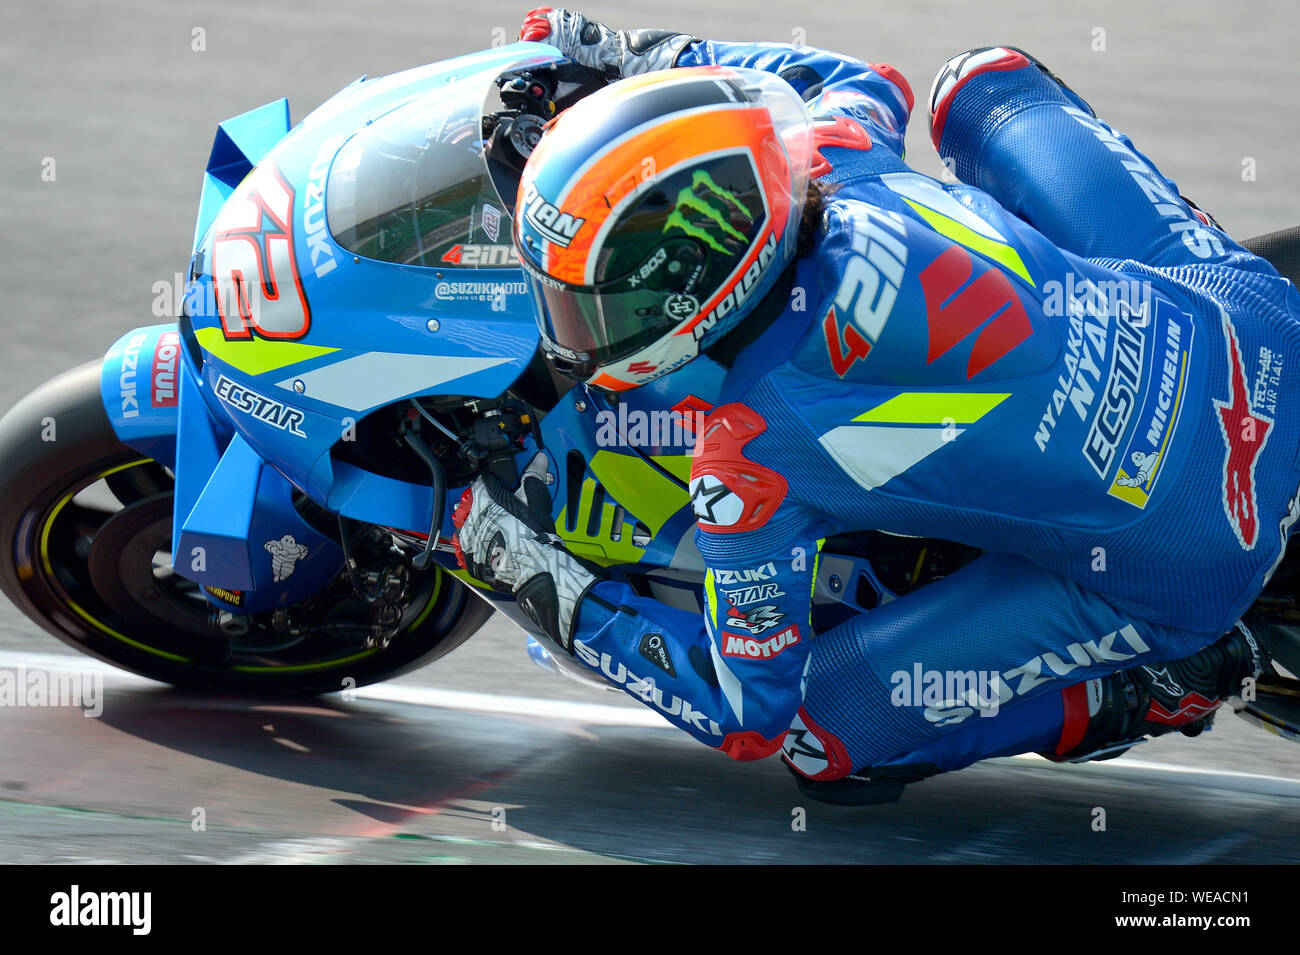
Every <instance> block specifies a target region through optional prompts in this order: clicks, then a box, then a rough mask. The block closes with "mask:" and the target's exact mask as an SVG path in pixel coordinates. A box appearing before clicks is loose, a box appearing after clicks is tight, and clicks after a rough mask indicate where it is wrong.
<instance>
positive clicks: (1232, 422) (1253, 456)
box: [1214, 313, 1273, 550]
mask: <svg viewBox="0 0 1300 955" xmlns="http://www.w3.org/2000/svg"><path fill="white" fill-rule="evenodd" d="M1222 321H1223V334H1224V337H1225V338H1226V339H1227V340H1228V378H1229V390H1228V400H1227V401H1219V400H1218V399H1217V398H1216V399H1214V408H1215V410H1216V411H1217V412H1218V413H1219V428H1220V430H1221V431H1222V432H1223V443H1224V445H1226V447H1227V453H1226V454H1225V455H1224V458H1223V512H1224V513H1225V514H1226V515H1227V517H1228V524H1229V525H1231V527H1232V531H1233V533H1234V534H1236V535H1237V541H1238V543H1240V544H1241V546H1242V549H1243V550H1254V549H1255V544H1256V543H1257V542H1258V541H1259V513H1258V511H1257V503H1256V499H1255V463H1256V462H1257V461H1258V460H1259V456H1260V453H1261V452H1263V450H1264V443H1265V442H1266V441H1267V440H1268V435H1269V432H1270V431H1272V430H1273V419H1271V418H1265V417H1263V416H1261V415H1257V414H1255V413H1254V411H1253V410H1252V408H1251V406H1250V396H1249V394H1247V392H1246V366H1245V363H1244V362H1243V361H1242V359H1241V345H1240V344H1239V343H1238V342H1237V330H1236V329H1235V328H1233V327H1232V323H1231V322H1229V321H1228V316H1227V313H1223V315H1222Z"/></svg>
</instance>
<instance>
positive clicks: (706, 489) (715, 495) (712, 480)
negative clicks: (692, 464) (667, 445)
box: [690, 474, 745, 527]
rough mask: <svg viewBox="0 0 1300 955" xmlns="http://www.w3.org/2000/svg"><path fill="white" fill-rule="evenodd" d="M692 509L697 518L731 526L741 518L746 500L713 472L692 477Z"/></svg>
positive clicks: (720, 525) (722, 525)
mask: <svg viewBox="0 0 1300 955" xmlns="http://www.w3.org/2000/svg"><path fill="white" fill-rule="evenodd" d="M690 487H691V510H693V511H694V512H695V517H696V519H697V520H701V521H704V522H705V523H708V524H715V525H717V526H718V527H729V526H731V525H732V524H734V523H736V521H738V520H740V515H741V514H743V513H744V511H745V502H744V501H742V500H741V499H740V498H739V497H737V496H736V495H735V494H733V493H732V492H731V489H730V488H729V487H727V485H725V484H723V483H722V482H721V481H720V480H718V479H717V478H716V477H714V476H713V475H712V474H703V475H701V476H699V477H695V478H691V485H690Z"/></svg>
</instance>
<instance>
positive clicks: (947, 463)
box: [455, 8, 1300, 802]
mask: <svg viewBox="0 0 1300 955" xmlns="http://www.w3.org/2000/svg"><path fill="white" fill-rule="evenodd" d="M522 36H523V38H525V39H537V40H545V41H547V42H550V43H552V44H553V45H555V46H557V47H558V48H559V49H560V50H561V52H563V53H564V54H565V55H567V56H570V57H573V58H574V59H576V60H578V61H579V62H581V63H583V64H585V65H588V66H591V67H593V68H597V69H602V70H604V71H605V72H606V73H607V75H609V76H610V77H611V78H617V77H632V78H633V79H629V80H627V81H625V82H622V83H616V84H614V85H612V86H610V87H607V88H606V89H604V90H601V91H599V92H597V93H594V94H592V95H591V96H590V97H588V98H586V99H584V100H582V101H581V102H579V103H578V104H577V105H575V106H573V107H571V108H570V109H569V110H567V111H566V112H565V113H563V114H562V115H561V116H560V117H559V118H558V119H557V120H556V121H555V122H554V124H553V126H552V127H551V128H550V129H549V130H548V132H547V133H546V134H545V136H543V138H542V140H541V143H540V144H539V146H538V147H537V149H536V151H535V152H534V153H533V155H532V157H531V158H530V159H529V161H528V165H527V167H526V169H525V171H524V177H523V180H522V182H521V184H520V192H519V205H518V210H517V214H516V216H515V241H516V247H517V250H518V252H519V254H520V257H521V259H522V261H523V263H524V265H525V273H526V275H527V276H528V277H529V281H530V284H531V287H532V290H533V294H534V299H535V304H536V307H537V311H538V320H539V323H540V325H541V328H542V332H543V347H544V349H545V350H546V352H547V354H548V356H549V357H550V358H551V359H552V361H553V362H554V363H555V364H556V365H557V366H558V367H559V368H560V369H561V370H563V371H564V372H566V373H567V374H569V375H571V376H572V377H575V378H578V379H580V380H584V381H586V382H587V383H588V385H589V386H591V387H597V388H602V389H605V390H607V391H610V392H614V393H617V392H619V391H623V390H626V389H629V388H635V387H638V386H640V385H642V384H645V383H647V382H649V381H652V380H655V379H657V378H659V377H661V376H662V375H665V374H668V373H671V372H672V371H674V370H676V369H678V368H680V367H681V366H682V365H683V364H685V363H686V362H689V361H690V360H692V359H693V358H694V357H695V356H696V355H697V354H699V353H700V352H701V351H702V352H704V353H707V354H709V355H710V356H711V357H713V358H714V359H715V360H720V361H722V362H723V363H724V364H727V365H729V366H730V370H729V372H728V376H727V379H726V382H725V384H724V387H723V393H722V394H721V395H720V396H711V397H710V399H709V400H711V401H713V403H714V405H715V407H713V409H712V411H711V412H710V414H709V416H708V418H707V419H706V421H705V424H704V430H703V433H702V434H701V435H699V437H698V443H697V445H696V456H695V460H694V462H693V466H692V471H691V482H690V489H691V500H692V503H693V506H694V510H695V513H696V516H697V520H698V531H697V538H696V539H697V544H698V546H699V550H700V553H701V554H702V556H703V558H704V560H705V563H706V566H707V569H708V570H707V576H706V580H705V591H706V602H707V609H706V613H705V615H704V619H703V620H701V619H699V618H698V617H696V616H694V615H691V614H688V613H685V612H683V611H680V610H677V609H674V608H671V607H668V606H665V605H663V604H660V603H657V602H655V601H653V600H650V599H648V598H645V597H641V596H639V595H638V594H637V593H636V592H635V591H634V590H633V589H632V588H631V587H629V586H627V585H625V584H621V583H616V582H612V581H609V580H603V579H601V577H600V575H599V572H598V571H596V570H594V569H592V568H589V567H588V566H586V565H585V564H584V563H583V562H581V561H579V560H578V559H577V558H574V557H572V556H570V555H568V554H567V553H566V552H564V551H563V549H562V548H561V546H560V545H559V542H558V538H556V537H555V536H554V535H553V534H552V533H550V530H549V527H550V525H549V516H548V515H549V495H548V494H547V492H546V491H545V482H546V480H547V475H546V469H547V462H546V458H545V455H544V454H541V455H539V456H538V457H537V458H535V459H534V461H533V463H532V464H531V465H530V466H529V468H528V469H527V470H526V472H525V475H524V480H523V482H522V484H521V486H520V488H519V490H518V491H517V492H516V493H515V494H513V495H511V494H509V493H507V492H506V491H505V490H504V489H503V488H501V487H500V485H499V484H496V483H495V482H493V481H491V480H490V479H489V480H483V479H480V480H478V481H476V482H475V484H474V485H473V486H472V487H471V488H470V490H468V491H467V492H466V493H465V495H464V497H463V498H462V501H461V502H460V505H459V506H458V508H457V510H456V514H455V520H456V523H457V526H458V528H459V533H458V535H457V541H458V547H459V548H460V549H461V552H462V555H463V560H464V563H465V565H466V567H467V569H468V570H469V572H470V573H471V574H472V575H473V576H475V577H476V578H478V579H480V580H483V581H485V582H488V583H490V584H492V585H493V586H496V587H498V588H503V589H509V590H513V591H514V592H515V593H516V595H517V597H518V599H519V601H520V603H521V605H522V606H523V607H524V608H525V610H526V611H527V612H528V613H529V614H530V616H532V617H533V619H535V620H536V621H537V622H538V623H539V625H540V626H542V628H543V629H544V630H545V631H546V632H547V634H548V635H549V636H550V637H551V638H552V639H554V640H555V641H556V642H557V643H558V644H559V645H560V646H561V647H562V648H563V649H564V650H566V651H567V652H569V653H571V654H574V655H575V656H576V657H577V659H579V660H581V661H582V662H584V663H585V664H586V665H587V666H589V667H591V668H593V669H595V670H599V671H601V672H603V673H604V675H605V676H606V678H607V679H610V680H612V681H613V682H615V683H617V684H621V685H622V686H623V688H624V689H626V690H628V692H630V693H632V694H633V695H635V696H637V697H639V698H640V699H642V700H644V701H645V702H646V703H647V704H649V705H652V706H654V707H655V708H657V709H658V710H659V711H660V712H662V713H664V714H665V715H666V716H667V717H668V718H669V720H670V721H671V722H673V723H675V724H676V725H678V726H680V727H681V728H683V729H685V730H686V731H687V732H689V733H691V734H692V735H693V736H695V737H696V738H697V739H700V740H701V741H703V742H704V743H706V744H708V745H710V746H713V747H715V748H718V749H721V750H722V751H724V752H726V753H727V754H728V755H729V756H731V757H733V758H735V759H742V760H749V759H758V758H762V757H766V756H769V755H771V754H774V753H775V752H777V751H778V750H781V749H784V755H785V758H786V760H787V762H788V763H789V765H790V766H791V767H792V768H793V769H794V770H795V771H796V776H797V778H799V779H800V780H801V786H802V787H804V788H805V790H806V791H808V792H809V793H811V794H812V795H815V796H817V797H819V798H824V799H828V800H831V801H842V802H868V801H877V800H879V799H881V798H896V796H897V794H898V792H899V790H900V788H901V785H902V784H903V783H905V782H908V781H913V780H916V779H921V778H925V777H926V776H929V775H932V774H934V773H936V772H939V771H945V770H951V769H957V768H960V767H962V766H966V765H968V764H970V763H972V762H974V761H976V760H979V759H984V758H987V757H990V756H998V755H1010V754H1014V753H1023V752H1041V753H1043V754H1044V755H1048V756H1049V757H1051V758H1054V759H1079V758H1088V757H1097V756H1104V755H1108V754H1110V753H1113V752H1116V751H1119V750H1122V749H1124V748H1127V747H1128V746H1130V745H1132V743H1133V742H1135V741H1138V740H1140V739H1142V738H1143V737H1145V736H1154V735H1159V734H1161V733H1165V732H1169V731H1171V730H1173V729H1175V728H1180V729H1183V730H1184V731H1185V732H1187V733H1188V735H1195V733H1196V732H1198V731H1199V730H1200V729H1201V728H1203V727H1204V726H1205V725H1206V723H1207V722H1208V719H1209V718H1210V715H1211V714H1212V713H1213V711H1214V709H1215V708H1216V707H1217V706H1218V705H1219V704H1220V703H1221V702H1222V701H1223V700H1224V699H1225V698H1226V697H1227V696H1229V695H1232V694H1239V693H1241V692H1242V687H1243V684H1245V683H1246V682H1247V681H1249V680H1251V679H1252V678H1254V677H1255V676H1257V675H1259V674H1260V673H1261V672H1262V671H1263V670H1264V668H1265V667H1266V666H1268V657H1269V650H1270V646H1269V642H1270V640H1269V637H1268V636H1267V633H1266V632H1265V631H1263V630H1262V629H1260V628H1252V627H1251V626H1248V625H1247V624H1246V623H1244V622H1242V621H1241V619H1240V618H1241V617H1242V615H1243V614H1244V613H1245V612H1246V611H1247V609H1248V608H1249V607H1250V605H1251V603H1252V602H1253V601H1254V599H1255V598H1256V596H1257V595H1258V594H1259V593H1260V591H1261V590H1262V588H1263V586H1264V584H1265V583H1266V582H1267V580H1268V578H1269V576H1270V575H1271V573H1272V571H1273V570H1274V569H1275V568H1276V566H1277V563H1278V561H1279V560H1280V558H1281V555H1282V553H1283V550H1284V547H1285V542H1286V538H1287V535H1288V533H1289V531H1290V527H1291V525H1292V523H1293V522H1294V520H1295V518H1296V516H1297V514H1298V513H1300V504H1298V503H1297V502H1298V501H1300V496H1298V495H1297V485H1298V484H1300V464H1297V451H1298V450H1300V447H1298V446H1300V420H1297V414H1296V412H1295V411H1293V410H1292V409H1291V408H1290V407H1289V405H1288V404H1287V403H1286V402H1285V400H1283V399H1284V396H1285V395H1286V394H1287V393H1289V392H1290V391H1291V390H1292V389H1293V388H1294V382H1293V379H1294V376H1295V370H1294V368H1293V365H1294V364H1295V363H1296V361H1297V359H1298V356H1300V323H1297V322H1296V316H1298V315H1300V298H1297V297H1296V292H1295V289H1294V288H1293V287H1292V286H1291V285H1290V284H1289V283H1288V282H1286V281H1285V280H1284V279H1282V278H1280V277H1279V276H1278V275H1277V273H1276V271H1275V270H1274V269H1273V268H1272V267H1271V266H1270V265H1268V264H1267V263H1266V262H1264V261H1263V260H1262V259H1259V258H1257V257H1255V256H1252V255H1250V254H1249V253H1247V252H1246V251H1245V250H1243V249H1242V248H1241V247H1240V246H1239V245H1237V244H1236V243H1235V242H1233V241H1232V240H1231V239H1230V238H1229V237H1228V236H1227V235H1226V234H1224V233H1223V232H1222V231H1221V230H1219V229H1218V228H1217V227H1216V226H1215V225H1214V224H1213V222H1212V220H1210V219H1209V218H1208V217H1207V216H1205V215H1204V214H1203V213H1200V212H1199V210H1197V209H1196V208H1195V207H1194V206H1191V205H1190V204H1188V203H1187V202H1185V201H1184V200H1182V199H1180V197H1179V195H1178V191H1177V188H1176V187H1175V185H1174V184H1173V183H1172V182H1171V181H1169V180H1167V179H1165V178H1164V177H1163V176H1162V175H1161V174H1160V173H1159V172H1158V171H1157V169H1156V168H1155V166H1154V165H1153V164H1152V163H1151V161H1150V160H1149V159H1147V158H1146V157H1145V156H1144V155H1142V154H1141V153H1140V152H1138V151H1137V150H1136V148H1135V147H1134V146H1133V144H1132V142H1131V141H1130V140H1129V139H1128V138H1127V137H1125V136H1124V135H1123V134H1121V133H1119V132H1117V131H1116V130H1114V129H1113V128H1112V127H1110V126H1108V125H1107V124H1106V123H1104V122H1103V121H1101V120H1099V119H1097V118H1096V116H1095V115H1094V114H1093V111H1092V110H1091V108H1090V107H1089V106H1088V104H1087V103H1086V102H1085V101H1084V100H1083V99H1082V98H1080V97H1079V96H1078V95H1077V94H1075V93H1074V92H1073V91H1072V90H1070V89H1069V88H1068V87H1066V86H1065V85H1064V84H1063V83H1061V82H1060V81H1059V80H1058V79H1057V78H1056V77H1055V76H1054V75H1053V74H1051V73H1050V72H1049V71H1048V70H1047V69H1046V68H1045V67H1044V66H1043V65H1042V64H1040V63H1038V62H1037V61H1036V60H1034V59H1033V58H1032V57H1030V56H1028V55H1027V54H1025V53H1023V52H1022V51H1019V50H1016V49H1013V48H1009V47H993V48H984V49H979V50H972V51H969V52H967V53H963V54H961V55H959V56H956V57H954V58H953V59H951V60H949V61H948V63H946V64H945V65H944V67H943V69H942V70H941V71H940V72H939V74H938V76H937V77H936V79H935V82H934V85H933V87H932V89H931V93H930V100H929V108H930V115H931V131H932V139H933V142H934V145H935V147H936V149H938V150H939V153H940V155H941V156H942V157H945V162H946V163H949V164H950V168H952V170H953V171H954V172H955V174H956V176H957V177H958V178H959V179H960V180H961V183H965V184H961V183H958V184H941V183H939V182H938V181H936V180H934V179H931V178H929V177H926V176H922V175H920V174H918V173H916V172H914V171H913V170H911V169H910V168H909V167H908V166H907V165H905V163H904V162H903V158H902V157H903V136H904V131H905V128H906V123H907V120H908V117H909V114H910V111H911V108H912V103H913V98H912V93H911V91H910V89H909V87H908V85H907V83H906V81H905V80H904V79H903V77H902V76H901V75H900V74H899V73H898V72H897V71H896V70H894V69H893V68H891V67H889V66H887V65H884V64H879V65H871V64H867V63H864V62H861V61H858V60H855V59H851V58H849V57H845V56H840V55H837V54H832V53H828V52H824V51H820V50H815V49H810V48H798V47H790V46H785V45H780V44H734V43H720V42H716V41H708V40H699V39H696V38H694V37H691V36H688V35H685V34H678V33H669V32H665V31H627V32H621V33H619V32H615V31H612V30H610V29H608V28H606V27H604V26H602V25H601V24H598V23H594V22H592V21H589V20H587V19H586V18H585V17H583V16H582V15H581V14H576V13H571V12H567V11H562V10H550V9H548V8H541V9H539V10H535V11H533V12H531V13H530V14H529V15H528V17H527V19H526V21H525V24H524V29H523V32H522ZM692 67H694V68H695V69H691V68H692ZM1139 465H1140V467H1139ZM866 528H870V529H877V530H881V531H885V532H888V533H893V534H900V535H906V536H917V537H936V538H944V539H948V540H954V541H959V542H962V543H965V544H969V545H972V546H975V547H978V548H980V549H982V550H984V551H985V552H986V553H985V554H984V555H983V556H981V557H979V558H977V559H976V560H975V561H973V562H972V563H971V564H969V565H968V566H966V567H964V568H962V569H961V570H959V571H957V572H956V573H953V574H951V575H949V576H948V577H946V578H944V579H942V580H939V581H938V582H936V583H934V584H931V585H928V586H926V587H923V588H921V589H920V590H918V591H915V592H913V593H911V594H908V595H906V596H903V597H901V598H899V599H897V600H894V601H892V602H890V603H887V604H884V605H882V606H880V607H878V608H876V609H874V610H872V611H870V612H869V613H867V614H864V615H860V616H858V617H855V618H853V619H850V620H848V621H847V622H845V623H842V624H840V625H838V626H836V627H834V628H832V629H829V630H827V631H825V632H822V633H817V634H816V635H815V636H814V634H813V633H812V631H811V625H810V608H811V602H812V590H813V585H814V581H815V579H816V576H817V563H818V552H819V549H820V547H821V545H822V544H823V543H824V541H825V538H826V537H828V536H829V535H831V534H834V533H838V532H844V531H851V530H857V529H866ZM1225 634H1226V635H1225ZM814 650H815V652H813V651H814ZM930 674H939V676H940V680H939V684H940V688H939V689H938V690H936V691H935V692H933V693H931V692H929V689H930V688H933V686H934V681H933V680H932V679H931V678H930V676H929V675H930ZM953 674H957V675H958V678H959V681H958V682H957V683H954V682H953V680H952V675H953ZM914 675H915V679H914V678H913V677H914ZM962 675H968V676H975V675H979V676H980V677H981V680H980V681H979V688H978V689H975V688H973V684H971V683H970V682H969V681H968V682H966V683H964V684H963V683H961V682H960V678H961V677H962ZM984 676H987V679H983V677H984ZM945 680H947V682H946V683H945V682H944V681H945ZM923 685H924V686H923ZM954 686H956V687H958V689H957V690H956V691H955V692H954V690H953V687H954ZM977 714H978V716H977ZM979 717H987V718H979Z"/></svg>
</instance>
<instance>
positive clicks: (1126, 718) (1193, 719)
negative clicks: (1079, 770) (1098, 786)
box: [1040, 618, 1272, 762]
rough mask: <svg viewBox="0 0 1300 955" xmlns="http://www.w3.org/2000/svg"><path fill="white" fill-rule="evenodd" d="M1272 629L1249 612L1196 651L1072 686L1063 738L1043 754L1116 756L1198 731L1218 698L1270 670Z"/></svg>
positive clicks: (1065, 758)
mask: <svg viewBox="0 0 1300 955" xmlns="http://www.w3.org/2000/svg"><path fill="white" fill-rule="evenodd" d="M1271 636H1272V631H1271V628H1270V627H1268V626H1267V625H1266V624H1265V625H1261V624H1259V623H1254V622H1252V621H1250V620H1249V618H1247V619H1246V620H1242V621H1240V622H1238V623H1237V625H1236V627H1234V628H1233V630H1232V631H1231V632H1230V633H1228V634H1227V635H1226V636H1224V637H1222V638H1220V639H1219V640H1218V641H1217V642H1216V643H1213V644H1211V645H1210V646H1208V647H1205V648H1204V649H1202V650H1200V651H1198V652H1197V653H1194V654H1192V655H1191V656H1190V657H1184V658H1183V659H1181V660H1173V661H1170V662H1168V663H1159V664H1154V665H1147V666H1139V667H1134V668H1133V669H1131V670H1123V671H1121V672H1119V673H1114V674H1111V675H1110V676H1108V677H1105V678H1101V679H1095V680H1088V681H1086V682H1084V683H1077V684H1075V685H1074V686H1071V687H1067V688H1066V689H1065V690H1064V691H1063V698H1064V701H1065V723H1064V726H1063V727H1062V729H1061V738H1060V741H1059V742H1058V743H1057V746H1056V749H1055V751H1053V752H1045V753H1041V754H1040V755H1042V756H1045V757H1046V758H1048V759H1050V760H1054V761H1056V762H1084V761H1085V760H1093V759H1110V758H1113V757H1115V756H1118V755H1120V754H1121V753H1122V752H1124V751H1125V750H1127V749H1128V748H1129V747H1131V746H1133V745H1135V744H1136V743H1139V742H1141V741H1142V740H1143V739H1145V738H1147V737H1152V736H1161V735H1163V734H1165V733H1168V732H1171V731H1173V730H1179V731H1181V732H1182V733H1183V734H1184V735H1185V736H1199V735H1200V734H1201V733H1202V732H1203V731H1204V730H1205V729H1207V728H1208V727H1209V725H1210V723H1211V722H1212V721H1213V719H1214V713H1215V711H1216V710H1217V709H1218V707H1219V705H1220V704H1222V703H1223V702H1224V701H1225V700H1227V699H1228V698H1229V697H1237V696H1240V695H1241V694H1242V692H1243V687H1244V686H1246V685H1247V681H1248V680H1253V679H1255V678H1257V677H1259V676H1260V674H1262V673H1264V672H1265V671H1266V670H1268V669H1269V661H1270V659H1271V657H1272V645H1271Z"/></svg>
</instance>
